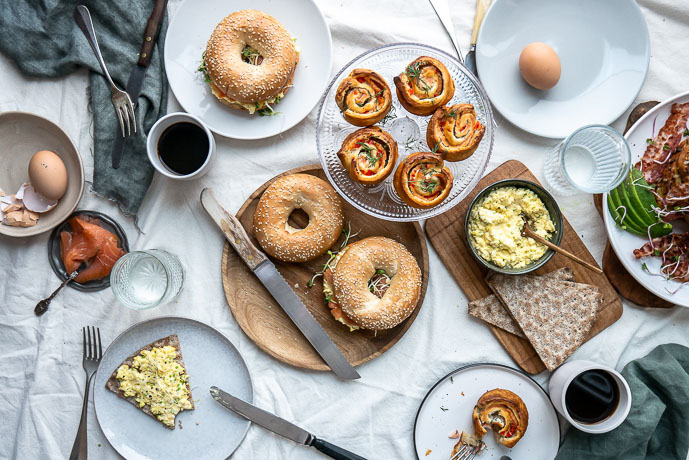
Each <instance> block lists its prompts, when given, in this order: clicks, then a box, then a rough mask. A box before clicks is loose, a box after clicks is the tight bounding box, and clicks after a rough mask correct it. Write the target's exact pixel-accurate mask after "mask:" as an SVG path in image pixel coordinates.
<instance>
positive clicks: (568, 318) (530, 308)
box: [488, 274, 602, 371]
mask: <svg viewBox="0 0 689 460" xmlns="http://www.w3.org/2000/svg"><path fill="white" fill-rule="evenodd" d="M488 284H489V285H490V287H491V289H492V290H493V292H494V293H495V294H496V295H497V296H498V298H499V299H500V300H501V301H502V303H503V304H504V305H505V306H506V307H507V309H508V310H509V312H510V313H511V314H512V317H513V318H514V319H515V320H516V321H517V323H518V324H519V327H520V328H521V330H522V331H523V332H524V334H525V335H526V337H527V339H528V340H529V342H531V345H532V346H533V347H534V349H535V350H536V353H538V356H539V357H540V358H541V360H542V361H543V363H544V364H545V366H546V368H548V370H549V371H553V370H554V369H555V368H557V367H558V366H559V365H560V364H562V363H563V362H564V361H565V360H566V359H567V358H569V356H570V355H571V354H572V353H574V351H575V350H576V349H577V348H579V346H581V344H582V343H584V341H585V340H586V337H587V336H588V335H589V332H590V331H591V327H593V322H594V320H595V318H596V313H597V312H598V310H599V309H600V305H601V304H602V296H601V294H600V291H599V290H598V288H597V287H594V286H590V285H588V284H580V283H574V282H571V281H554V280H552V279H550V280H549V279H543V278H542V277H537V276H506V275H501V274H495V275H493V276H492V277H491V278H490V279H489V280H488Z"/></svg>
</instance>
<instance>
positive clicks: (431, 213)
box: [316, 42, 497, 222]
mask: <svg viewBox="0 0 689 460" xmlns="http://www.w3.org/2000/svg"><path fill="white" fill-rule="evenodd" d="M397 46H416V47H420V48H426V49H428V50H431V51H433V52H435V53H438V54H441V55H444V56H445V57H446V58H449V59H450V60H451V61H452V62H453V64H456V65H458V66H459V67H460V68H461V69H463V73H464V74H465V76H466V77H467V78H468V79H469V80H470V81H471V82H472V83H473V84H474V86H475V87H476V89H477V90H478V92H479V94H480V95H481V97H482V98H483V99H484V100H485V101H486V107H485V109H486V129H490V142H489V145H488V156H487V158H486V161H485V163H484V165H483V167H482V168H480V169H481V171H480V172H478V171H477V174H476V175H475V177H474V179H473V180H472V182H471V183H469V185H467V187H466V188H465V189H464V191H463V192H460V194H459V195H458V196H457V197H455V198H454V204H450V205H449V206H448V207H447V208H446V209H443V211H442V212H440V211H439V208H440V206H441V205H442V203H440V204H438V205H437V206H434V207H432V208H429V209H427V210H426V211H427V213H424V214H423V215H420V216H415V217H393V216H388V215H384V214H380V213H374V212H372V211H371V210H369V209H366V208H362V207H361V206H360V205H359V204H357V203H355V202H354V201H353V200H352V199H351V198H350V197H349V196H347V195H346V194H345V193H343V192H342V191H341V190H340V187H339V186H338V185H337V183H336V182H335V181H334V180H333V178H332V176H331V175H330V171H329V170H328V168H327V165H326V163H325V158H324V156H323V155H322V154H321V150H320V149H319V148H318V146H319V145H320V142H319V141H320V138H321V130H320V124H321V123H320V119H321V114H322V113H323V109H324V108H325V98H326V97H327V96H328V93H329V92H330V89H331V88H332V87H333V86H334V85H335V83H337V82H338V80H339V78H340V76H341V75H342V74H343V73H344V71H345V69H347V68H348V67H350V66H352V65H353V64H354V63H355V62H357V61H359V60H360V59H362V58H363V57H364V56H367V55H369V54H373V53H374V52H376V51H380V50H383V49H385V48H392V47H397ZM429 116H430V115H429ZM495 123H496V122H495V115H494V114H493V102H492V101H491V100H490V98H489V97H488V93H487V92H486V90H485V88H484V87H483V84H482V83H481V81H480V80H479V79H478V77H477V76H476V75H474V74H473V73H471V71H469V69H467V67H466V66H465V65H464V62H463V61H462V60H459V59H457V58H456V57H454V56H452V55H451V54H449V53H448V52H447V51H443V50H441V49H440V48H436V47H435V46H431V45H427V44H425V43H419V42H394V43H389V44H387V45H381V46H377V47H375V48H371V49H368V50H365V51H364V52H362V53H361V54H359V55H357V56H356V57H354V58H353V59H352V60H350V61H349V62H348V63H347V64H345V65H344V66H342V67H341V68H340V70H338V71H337V73H336V74H335V76H334V77H333V78H332V80H331V81H330V83H329V84H328V85H327V87H326V88H325V90H324V91H323V95H322V96H321V98H320V99H319V100H318V115H317V116H316V151H317V152H318V160H319V162H320V165H321V168H322V169H323V171H325V175H326V177H327V178H328V180H329V181H330V184H331V185H332V186H333V188H334V189H335V190H336V191H337V193H338V195H340V196H341V197H342V198H344V199H345V200H346V201H347V202H348V203H349V204H351V205H352V206H353V207H355V208H356V209H357V210H359V211H361V212H364V213H366V214H368V215H370V216H373V217H376V218H378V219H382V220H387V221H390V222H421V221H423V220H426V219H430V218H431V217H436V216H438V215H440V214H444V213H446V212H447V211H449V210H450V209H452V208H454V207H455V206H457V204H459V202H460V201H462V199H463V198H466V196H467V195H468V194H469V193H470V192H471V191H472V190H473V189H474V188H475V187H476V184H478V182H479V181H480V180H481V178H483V175H484V173H485V172H486V168H487V167H488V163H490V158H491V156H492V154H493V147H494V145H495V131H496V130H497V128H496V125H495ZM377 125H378V123H375V126H377ZM421 138H422V139H423V135H422V137H421ZM462 193H464V195H463V196H462ZM407 206H408V207H409V205H407Z"/></svg>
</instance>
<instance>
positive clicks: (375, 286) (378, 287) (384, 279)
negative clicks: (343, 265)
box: [368, 269, 390, 299]
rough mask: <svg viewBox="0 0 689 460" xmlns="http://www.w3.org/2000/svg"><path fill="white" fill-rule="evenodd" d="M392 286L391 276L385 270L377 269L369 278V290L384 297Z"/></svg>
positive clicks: (377, 295) (380, 297) (379, 296)
mask: <svg viewBox="0 0 689 460" xmlns="http://www.w3.org/2000/svg"><path fill="white" fill-rule="evenodd" d="M389 287H390V277H389V276H388V274H387V273H385V270H381V269H376V273H375V274H374V275H373V276H372V277H371V278H370V279H369V280H368V290H369V291H371V293H373V295H375V296H376V297H378V298H379V299H382V298H383V296H384V295H385V293H386V292H387V291H388V288H389Z"/></svg>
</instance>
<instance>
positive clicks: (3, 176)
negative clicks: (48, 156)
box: [0, 112, 84, 236]
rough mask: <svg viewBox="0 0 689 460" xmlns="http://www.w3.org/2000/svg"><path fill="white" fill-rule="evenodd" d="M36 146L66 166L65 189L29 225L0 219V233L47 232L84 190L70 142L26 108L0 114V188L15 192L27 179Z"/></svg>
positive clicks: (78, 158)
mask: <svg viewBox="0 0 689 460" xmlns="http://www.w3.org/2000/svg"><path fill="white" fill-rule="evenodd" d="M39 150H51V151H53V152H55V153H57V154H58V156H59V157H60V158H61V159H62V161H63V162H64V164H65V168H66V169H67V191H66V192H65V195H64V196H63V197H62V198H61V199H60V201H59V202H58V204H57V206H55V207H54V208H53V209H51V210H50V211H48V212H45V213H42V214H41V216H40V218H39V219H38V223H37V224H36V225H34V226H33V227H26V228H22V227H10V226H9V225H5V224H2V223H0V234H2V235H8V236H32V235H38V234H39V233H43V232H47V231H48V230H50V229H52V228H53V227H55V226H57V225H58V224H60V223H61V222H62V221H64V220H65V219H66V218H67V217H69V215H70V214H72V212H73V211H74V209H76V207H77V204H78V203H79V200H81V195H82V194H83V193H84V165H83V163H82V161H81V156H80V155H79V151H78V150H77V147H76V146H75V145H74V142H72V140H71V139H70V138H69V136H67V134H66V133H65V132H64V131H63V130H62V129H60V127H58V126H57V125H56V124H55V123H53V122H51V121H49V120H47V119H45V118H43V117H40V116H38V115H34V114H32V113H26V112H4V113H1V114H0V188H2V189H3V190H4V191H5V193H8V194H11V193H15V192H16V191H17V190H18V189H19V187H20V186H21V185H22V184H23V183H24V182H28V181H29V171H28V170H29V160H31V157H32V156H33V154H34V153H36V152H38V151H39Z"/></svg>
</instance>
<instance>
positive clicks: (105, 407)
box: [93, 317, 254, 460]
mask: <svg viewBox="0 0 689 460" xmlns="http://www.w3.org/2000/svg"><path fill="white" fill-rule="evenodd" d="M170 334H177V336H178V337H179V343H180V347H181V348H182V355H183V357H184V364H185V366H186V370H187V373H188V374H189V384H190V386H191V393H192V397H193V398H194V406H195V409H194V410H191V411H183V412H181V413H180V414H179V415H177V419H176V426H175V429H174V430H169V429H167V428H165V427H164V426H163V425H162V424H161V423H160V422H158V421H156V420H155V419H153V418H152V417H149V416H148V415H146V414H144V413H143V412H141V411H140V410H139V409H137V408H136V407H135V406H134V405H132V404H131V403H129V402H128V401H125V400H124V399H122V398H120V397H118V396H117V395H115V394H114V393H112V392H110V391H109V390H107V389H106V388H105V382H106V381H107V380H108V378H109V377H110V375H111V374H112V372H113V371H114V370H115V369H116V368H117V367H118V366H119V365H120V364H121V363H122V361H124V359H125V358H127V357H128V356H129V355H131V354H132V353H134V352H135V351H137V350H139V349H140V348H142V347H144V346H146V345H148V344H149V343H151V342H154V341H156V340H158V339H161V338H163V337H167V336H168V335H170ZM104 339H105V340H106V341H107V338H104ZM211 385H217V386H218V387H220V388H222V389H224V390H225V391H227V392H229V393H232V394H233V395H235V396H237V397H238V398H241V399H243V400H244V401H249V402H252V401H253V393H254V392H253V384H252V382H251V375H250V374H249V369H248V368H247V367H246V363H245V362H244V359H243V358H242V356H241V355H240V354H239V351H237V349H236V348H235V347H234V345H232V343H231V342H230V341H229V340H228V339H227V337H225V336H224V335H223V334H222V333H221V332H219V331H217V330H216V329H214V328H212V327H211V326H208V325H207V324H204V323H201V322H199V321H196V320H192V319H188V318H181V317H163V318H156V319H152V320H149V321H144V322H142V323H139V324H136V325H134V326H132V327H130V328H129V329H127V330H126V331H124V332H123V333H122V334H120V335H119V337H117V338H116V339H115V340H114V341H113V342H112V344H111V345H110V346H109V347H108V349H107V350H106V351H105V353H104V354H103V359H102V361H101V364H100V366H99V369H98V372H97V373H96V378H95V383H94V388H93V402H94V405H95V408H96V415H97V417H98V422H99V423H100V426H101V428H102V430H103V433H104V434H105V437H106V438H108V441H109V442H110V444H111V445H112V447H113V448H114V449H115V450H117V452H119V453H120V455H122V456H123V457H125V458H127V459H129V460H132V459H153V458H166V459H190V458H199V455H201V454H203V456H204V458H226V457H229V456H230V455H231V454H232V452H234V450H235V449H236V448H237V447H238V446H239V444H240V443H241V442H242V440H243V439H244V436H245V435H246V432H247V431H248V429H249V421H248V420H245V419H244V418H242V417H240V416H238V415H235V414H234V413H232V412H230V411H228V410H227V409H225V408H224V407H222V406H221V405H220V404H218V403H216V402H215V401H213V399H212V398H211V396H210V394H209V392H208V389H209V388H210V386H211ZM180 422H181V424H182V429H180V426H179V423H180Z"/></svg>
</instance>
